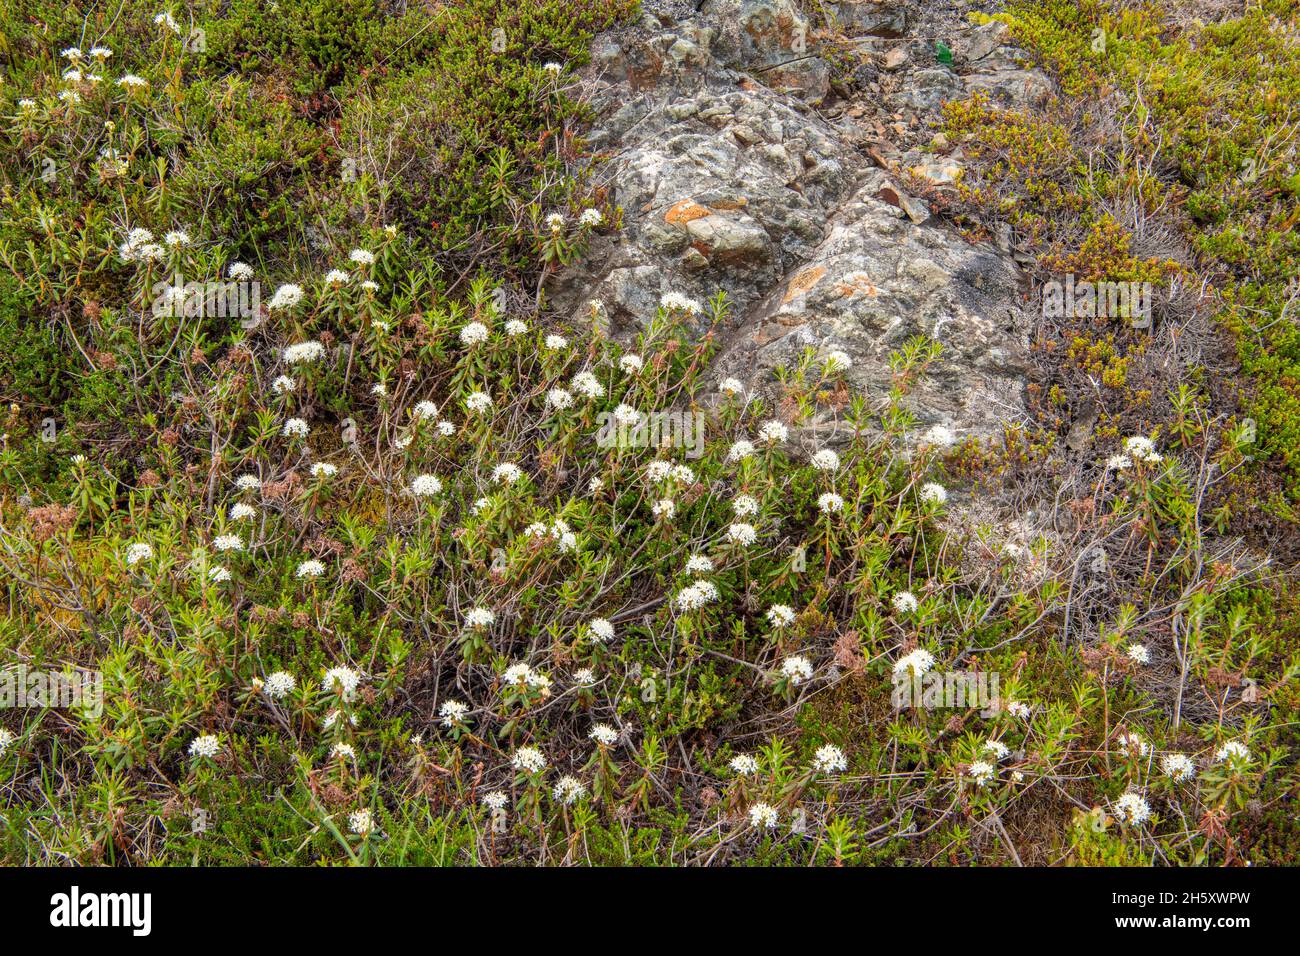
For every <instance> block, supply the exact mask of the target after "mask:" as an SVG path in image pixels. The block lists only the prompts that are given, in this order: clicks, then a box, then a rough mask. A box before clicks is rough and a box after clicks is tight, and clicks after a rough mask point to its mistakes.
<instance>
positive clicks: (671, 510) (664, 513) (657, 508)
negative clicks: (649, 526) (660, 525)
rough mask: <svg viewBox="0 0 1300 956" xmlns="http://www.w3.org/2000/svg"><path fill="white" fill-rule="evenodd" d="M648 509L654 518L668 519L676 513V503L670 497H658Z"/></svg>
mask: <svg viewBox="0 0 1300 956" xmlns="http://www.w3.org/2000/svg"><path fill="white" fill-rule="evenodd" d="M650 510H651V512H653V514H654V516H655V517H656V518H663V519H664V520H665V521H669V520H671V519H672V516H673V515H674V514H676V513H677V505H676V504H675V503H674V502H673V499H671V498H660V499H659V500H658V501H656V502H655V503H654V504H652V505H651V506H650Z"/></svg>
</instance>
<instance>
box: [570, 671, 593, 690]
mask: <svg viewBox="0 0 1300 956" xmlns="http://www.w3.org/2000/svg"><path fill="white" fill-rule="evenodd" d="M573 682H574V683H575V684H581V685H583V686H584V687H586V686H590V685H591V684H594V683H596V672H595V671H594V670H592V669H591V668H590V667H579V668H578V669H577V670H576V671H574V672H573Z"/></svg>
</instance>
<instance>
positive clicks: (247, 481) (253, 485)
mask: <svg viewBox="0 0 1300 956" xmlns="http://www.w3.org/2000/svg"><path fill="white" fill-rule="evenodd" d="M235 487H236V488H238V489H239V490H240V491H257V490H258V489H259V488H261V487H262V479H260V478H258V477H257V475H240V476H239V477H238V478H236V479H235Z"/></svg>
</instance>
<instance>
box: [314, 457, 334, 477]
mask: <svg viewBox="0 0 1300 956" xmlns="http://www.w3.org/2000/svg"><path fill="white" fill-rule="evenodd" d="M311 473H312V477H313V478H333V477H334V476H335V475H337V474H338V473H339V469H338V466H337V465H331V464H330V463H329V462H327V461H318V462H316V464H314V465H312V466H311Z"/></svg>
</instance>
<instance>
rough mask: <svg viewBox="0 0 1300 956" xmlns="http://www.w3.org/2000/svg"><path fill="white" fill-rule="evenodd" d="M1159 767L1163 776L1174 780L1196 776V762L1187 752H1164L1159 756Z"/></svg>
mask: <svg viewBox="0 0 1300 956" xmlns="http://www.w3.org/2000/svg"><path fill="white" fill-rule="evenodd" d="M1160 769H1161V770H1163V771H1164V773H1165V776H1167V777H1170V778H1172V779H1173V780H1176V781H1182V780H1190V779H1191V778H1192V777H1194V776H1196V764H1195V763H1193V762H1192V758H1191V757H1189V756H1187V754H1177V753H1173V754H1165V755H1164V756H1163V757H1161V758H1160Z"/></svg>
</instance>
